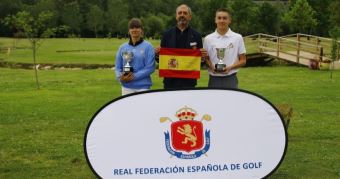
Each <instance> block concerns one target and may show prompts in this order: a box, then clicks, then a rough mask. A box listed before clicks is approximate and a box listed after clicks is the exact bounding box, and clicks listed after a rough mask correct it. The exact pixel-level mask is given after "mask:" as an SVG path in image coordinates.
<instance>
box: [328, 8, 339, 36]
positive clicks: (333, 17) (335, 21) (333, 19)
mask: <svg viewBox="0 0 340 179" xmlns="http://www.w3.org/2000/svg"><path fill="white" fill-rule="evenodd" d="M339 8H340V1H333V2H332V3H330V5H329V7H328V10H329V12H330V14H329V17H328V18H329V24H330V25H331V26H332V27H333V28H334V27H340V11H339ZM333 30H334V29H333Z"/></svg>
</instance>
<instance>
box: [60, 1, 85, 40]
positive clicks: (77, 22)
mask: <svg viewBox="0 0 340 179" xmlns="http://www.w3.org/2000/svg"><path fill="white" fill-rule="evenodd" d="M61 8H62V11H60V12H59V16H60V24H59V25H61V24H62V25H66V26H68V27H69V28H70V31H71V32H72V33H73V34H79V33H80V31H81V27H82V21H83V17H82V15H81V14H80V7H79V4H78V3H77V2H76V1H75V2H70V3H66V4H63V5H62V7H61Z"/></svg>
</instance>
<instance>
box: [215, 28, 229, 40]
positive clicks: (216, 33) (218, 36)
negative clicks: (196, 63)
mask: <svg viewBox="0 0 340 179" xmlns="http://www.w3.org/2000/svg"><path fill="white" fill-rule="evenodd" d="M232 33H233V31H232V30H231V29H230V28H229V29H228V31H227V33H225V34H224V35H221V34H219V33H218V32H217V30H215V36H216V37H217V38H224V37H230V36H231V35H232Z"/></svg>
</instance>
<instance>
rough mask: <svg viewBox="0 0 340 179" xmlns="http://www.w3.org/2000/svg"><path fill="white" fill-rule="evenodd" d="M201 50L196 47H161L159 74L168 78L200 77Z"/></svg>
mask: <svg viewBox="0 0 340 179" xmlns="http://www.w3.org/2000/svg"><path fill="white" fill-rule="evenodd" d="M200 69H201V51H200V50H197V49H195V50H194V49H178V48H161V49H160V52H159V76H160V77H168V78H196V79H198V78H200Z"/></svg>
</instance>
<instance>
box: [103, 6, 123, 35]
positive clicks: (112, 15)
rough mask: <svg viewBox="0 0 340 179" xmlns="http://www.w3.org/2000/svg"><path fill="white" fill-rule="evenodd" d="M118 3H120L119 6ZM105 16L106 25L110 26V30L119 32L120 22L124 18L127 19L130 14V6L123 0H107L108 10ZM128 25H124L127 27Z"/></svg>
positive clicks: (115, 32) (114, 32)
mask: <svg viewBox="0 0 340 179" xmlns="http://www.w3.org/2000/svg"><path fill="white" fill-rule="evenodd" d="M117 4H120V6H118V5H117ZM104 16H105V26H106V27H107V28H108V31H109V32H111V33H113V34H118V33H119V31H120V30H119V29H120V27H119V23H120V21H121V20H122V19H126V18H127V16H128V7H127V5H126V3H124V2H123V0H108V1H107V11H106V12H105V14H104ZM126 27H127V26H124V28H125V29H126Z"/></svg>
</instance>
